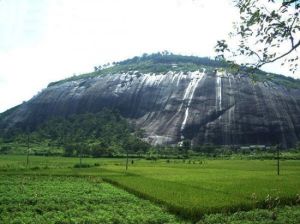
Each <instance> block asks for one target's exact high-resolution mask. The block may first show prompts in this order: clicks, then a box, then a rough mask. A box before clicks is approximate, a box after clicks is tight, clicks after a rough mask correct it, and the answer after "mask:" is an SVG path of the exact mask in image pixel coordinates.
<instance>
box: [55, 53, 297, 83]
mask: <svg viewBox="0 0 300 224" xmlns="http://www.w3.org/2000/svg"><path fill="white" fill-rule="evenodd" d="M203 69H206V72H211V73H213V72H214V71H215V70H216V69H223V70H227V72H229V73H237V72H236V71H239V72H240V73H242V74H249V76H251V77H252V79H253V80H254V81H262V82H265V81H269V82H273V83H275V84H279V85H283V86H285V87H288V88H300V80H299V79H293V78H290V77H285V76H283V75H276V74H268V73H265V72H263V71H260V70H258V69H251V70H249V69H247V67H245V66H239V65H237V64H235V63H232V62H229V61H226V60H212V59H209V58H201V57H196V56H182V55H174V54H162V53H156V54H150V55H147V54H144V55H143V56H141V57H134V58H131V59H127V60H124V61H121V62H117V63H114V65H113V66H112V67H109V68H102V69H100V70H97V71H95V72H92V73H88V74H82V75H78V76H73V77H70V78H67V79H64V80H60V81H57V82H53V83H50V84H49V87H50V86H54V85H58V84H62V83H65V82H68V81H74V80H81V79H85V78H91V77H97V76H102V75H110V74H115V73H130V74H132V75H133V74H135V75H136V76H139V75H140V74H141V73H167V72H169V71H173V72H189V71H196V70H203Z"/></svg>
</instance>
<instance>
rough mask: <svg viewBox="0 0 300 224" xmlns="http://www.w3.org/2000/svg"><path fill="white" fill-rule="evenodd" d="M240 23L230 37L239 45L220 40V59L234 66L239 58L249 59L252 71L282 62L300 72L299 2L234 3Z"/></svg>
mask: <svg viewBox="0 0 300 224" xmlns="http://www.w3.org/2000/svg"><path fill="white" fill-rule="evenodd" d="M234 3H235V7H237V8H238V9H239V13H240V20H239V21H236V22H235V23H234V28H233V31H232V32H231V33H230V34H229V37H230V38H234V39H238V44H236V42H235V43H233V44H230V43H229V41H226V40H219V41H218V42H217V45H216V52H217V53H218V58H221V59H226V60H227V61H228V62H230V63H231V64H233V65H234V64H235V62H236V60H237V59H238V58H239V57H243V58H250V59H251V60H250V61H248V62H246V63H244V65H245V66H247V67H250V68H260V67H262V66H263V65H265V64H268V63H273V62H275V61H278V60H281V59H282V60H283V62H282V64H285V63H286V64H288V65H289V70H290V71H292V72H295V71H297V69H298V64H299V60H300V59H299V56H298V55H299V53H298V52H297V51H296V49H298V48H299V46H300V19H299V10H300V0H283V1H281V3H280V1H275V0H234Z"/></svg>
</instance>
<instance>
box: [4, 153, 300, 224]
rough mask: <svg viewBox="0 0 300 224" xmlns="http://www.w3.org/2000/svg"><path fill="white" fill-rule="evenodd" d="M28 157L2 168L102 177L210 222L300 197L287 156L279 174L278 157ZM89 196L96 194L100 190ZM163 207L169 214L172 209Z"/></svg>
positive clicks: (298, 164) (294, 165)
mask: <svg viewBox="0 0 300 224" xmlns="http://www.w3.org/2000/svg"><path fill="white" fill-rule="evenodd" d="M24 161H25V158H24V157H22V156H2V157H0V174H2V175H6V176H8V175H9V176H10V177H12V176H16V175H17V176H20V175H21V174H22V177H23V178H24V177H25V176H30V177H32V175H34V176H37V175H38V176H40V177H42V176H45V177H47V176H49V175H50V176H51V177H52V178H54V176H57V178H66V179H68V178H71V177H72V178H75V177H76V178H78V177H80V178H83V179H84V178H92V179H93V178H97V179H101V180H103V181H104V182H106V183H111V184H112V185H114V186H115V187H118V188H122V189H125V190H126V191H128V192H129V193H133V194H135V195H136V196H138V197H139V198H143V199H149V200H150V201H152V202H154V203H156V204H157V205H161V207H162V208H166V209H167V210H168V211H169V212H171V213H173V214H177V215H178V217H181V218H183V219H184V220H188V221H189V220H190V221H198V220H199V219H203V220H205V218H204V217H207V220H208V221H207V223H210V222H209V220H214V219H216V220H217V219H218V215H214V214H215V213H222V215H219V216H222V217H223V216H224V217H223V218H224V220H225V218H226V217H227V216H226V217H225V215H224V214H228V213H233V212H236V211H243V210H245V211H247V210H253V209H256V208H265V209H268V210H266V211H265V210H253V211H252V213H251V212H250V214H254V213H257V214H260V213H261V211H265V212H269V211H273V210H274V209H277V208H278V207H279V208H280V206H283V205H294V204H297V203H299V202H300V196H299V195H300V178H299V176H300V161H299V160H286V161H281V175H280V176H277V175H276V162H275V161H272V160H265V161H263V160H208V159H206V160H205V159H201V160H200V159H198V160H197V159H194V160H192V161H184V160H158V161H147V160H142V159H134V161H133V163H132V164H131V163H130V166H129V169H128V171H127V172H125V166H124V164H125V160H124V159H91V158H84V159H83V161H84V163H85V164H89V167H88V168H81V169H80V168H74V164H76V163H78V159H76V158H60V157H32V158H30V166H29V167H28V168H26V164H25V163H24ZM130 161H131V160H130ZM80 178H79V179H80ZM79 182H80V183H81V182H83V183H84V184H82V187H83V186H85V184H89V182H86V181H83V180H81V179H80V181H79ZM98 184H99V183H98ZM101 185H104V186H105V184H101ZM107 186H110V187H111V185H107ZM65 188H68V187H67V186H66V187H65ZM2 190H3V189H1V191H2ZM92 191H94V190H92ZM122 192H124V191H122ZM89 197H92V198H94V195H90V196H89ZM96 197H97V196H96ZM112 200H113V199H112ZM134 203H135V202H134ZM130 204H131V203H130ZM108 207H109V205H108ZM295 208H298V209H299V207H295ZM94 211H98V210H94ZM295 211H296V212H295V214H296V215H295V216H293V217H292V218H291V220H294V219H298V218H299V214H298V213H297V210H295ZM253 212H254V213H253ZM292 212H294V210H293V211H292ZM91 213H94V212H91ZM162 213H163V214H168V213H166V211H164V212H162ZM262 213H263V214H265V213H264V212H262ZM209 214H212V215H211V216H209ZM237 214H239V213H237ZM241 214H242V215H243V214H248V213H241ZM279 214H281V213H279ZM282 214H283V213H282ZM293 214H294V213H293ZM297 214H298V216H297ZM254 216H255V215H254ZM228 217H229V216H228ZM295 217H296V218H295ZM297 217H298V218H297ZM228 219H229V218H228ZM299 221H300V220H299ZM203 222H204V221H203ZM224 222H225V221H224ZM225 223H226V222H225ZM229 223H230V222H229ZM237 223H238V222H237ZM241 223H242V222H241ZM258 223H259V222H258ZM262 223H263V222H262ZM279 223H280V222H279ZM283 223H284V222H283Z"/></svg>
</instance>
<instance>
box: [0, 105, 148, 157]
mask: <svg viewBox="0 0 300 224" xmlns="http://www.w3.org/2000/svg"><path fill="white" fill-rule="evenodd" d="M141 135H142V131H141V130H135V128H134V127H133V126H132V125H130V124H129V123H128V122H127V121H126V120H125V119H124V118H122V117H121V116H120V115H119V113H118V112H116V111H113V110H108V109H104V110H102V111H100V112H98V113H95V114H90V113H87V114H78V115H71V116H68V117H65V118H64V117H57V118H52V119H49V120H48V121H46V122H45V123H43V124H41V125H39V126H38V127H36V128H35V129H33V130H32V131H31V132H26V130H22V129H16V130H10V131H9V132H8V133H5V134H4V140H3V141H4V142H6V144H4V145H5V146H2V147H1V150H0V152H2V153H4V152H5V151H7V153H8V152H10V151H11V149H12V148H14V147H15V146H16V147H18V146H20V145H21V146H23V153H24V152H25V151H26V147H27V144H29V146H30V148H31V149H36V150H37V151H36V153H39V154H50V155H51V154H52V155H53V154H54V155H55V154H56V155H57V154H62V153H63V154H64V155H65V156H83V157H87V156H93V157H100V156H117V155H118V154H121V153H123V154H124V153H125V152H126V151H127V150H128V151H130V152H131V153H145V152H146V151H147V150H148V149H149V147H150V146H149V144H148V143H146V142H144V141H142V140H141V139H140V138H139V137H142V136H141ZM138 136H139V137H138ZM28 141H29V142H28ZM0 142H1V141H0ZM45 149H47V151H45ZM43 150H44V151H43ZM18 153H22V152H20V151H19V152H18Z"/></svg>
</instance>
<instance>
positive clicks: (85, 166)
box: [74, 163, 91, 168]
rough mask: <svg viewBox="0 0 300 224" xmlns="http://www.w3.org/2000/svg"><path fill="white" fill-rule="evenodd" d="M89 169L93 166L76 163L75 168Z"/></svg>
mask: <svg viewBox="0 0 300 224" xmlns="http://www.w3.org/2000/svg"><path fill="white" fill-rule="evenodd" d="M89 167H91V165H90V164H88V163H76V164H75V165H74V168H89Z"/></svg>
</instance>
